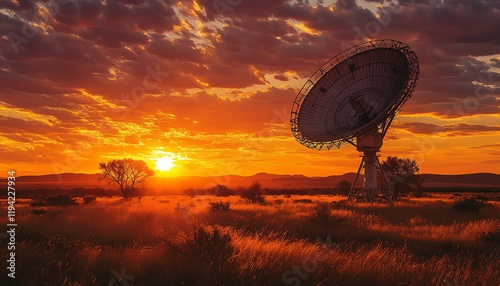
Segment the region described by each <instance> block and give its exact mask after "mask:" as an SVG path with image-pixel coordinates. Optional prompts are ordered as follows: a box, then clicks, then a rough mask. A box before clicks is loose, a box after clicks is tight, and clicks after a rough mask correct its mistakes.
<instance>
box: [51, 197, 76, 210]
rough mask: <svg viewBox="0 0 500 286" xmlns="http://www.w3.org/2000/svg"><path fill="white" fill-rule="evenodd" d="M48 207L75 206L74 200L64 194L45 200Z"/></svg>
mask: <svg viewBox="0 0 500 286" xmlns="http://www.w3.org/2000/svg"><path fill="white" fill-rule="evenodd" d="M47 205H48V206H58V207H69V206H74V205H77V203H76V200H75V199H73V198H71V197H70V196H68V195H66V194H59V195H57V196H50V197H48V198H47Z"/></svg>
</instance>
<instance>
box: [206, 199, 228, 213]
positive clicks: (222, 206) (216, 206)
mask: <svg viewBox="0 0 500 286" xmlns="http://www.w3.org/2000/svg"><path fill="white" fill-rule="evenodd" d="M229 206H230V203H229V202H225V203H224V202H222V201H220V202H215V203H213V202H210V210H211V211H213V212H228V211H229Z"/></svg>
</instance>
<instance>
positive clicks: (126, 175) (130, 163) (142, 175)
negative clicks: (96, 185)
mask: <svg viewBox="0 0 500 286" xmlns="http://www.w3.org/2000/svg"><path fill="white" fill-rule="evenodd" d="M99 169H101V171H102V177H101V178H99V182H100V181H105V182H107V183H108V184H111V183H116V184H118V186H119V187H120V190H121V192H122V196H123V198H125V199H128V198H130V197H132V196H134V195H137V194H133V193H132V192H133V190H137V187H138V186H141V187H144V185H145V183H146V181H147V179H148V178H149V177H151V176H153V175H154V173H155V172H154V171H153V170H152V169H151V168H149V167H148V165H146V162H144V161H142V160H133V159H121V160H111V161H109V162H107V163H100V164H99Z"/></svg>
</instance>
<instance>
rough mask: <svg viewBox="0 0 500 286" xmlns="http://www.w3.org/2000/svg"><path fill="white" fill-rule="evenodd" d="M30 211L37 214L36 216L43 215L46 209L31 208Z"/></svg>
mask: <svg viewBox="0 0 500 286" xmlns="http://www.w3.org/2000/svg"><path fill="white" fill-rule="evenodd" d="M31 213H32V214H33V215H37V216H38V215H44V214H46V213H47V210H46V209H33V210H31Z"/></svg>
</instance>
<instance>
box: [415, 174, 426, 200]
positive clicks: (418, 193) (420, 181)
mask: <svg viewBox="0 0 500 286" xmlns="http://www.w3.org/2000/svg"><path fill="white" fill-rule="evenodd" d="M426 179H427V177H426V176H425V175H424V174H419V175H415V176H414V178H413V184H415V186H416V187H417V191H416V192H415V197H417V198H420V197H422V196H423V195H424V191H423V190H422V185H423V184H424V182H425V180H426Z"/></svg>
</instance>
